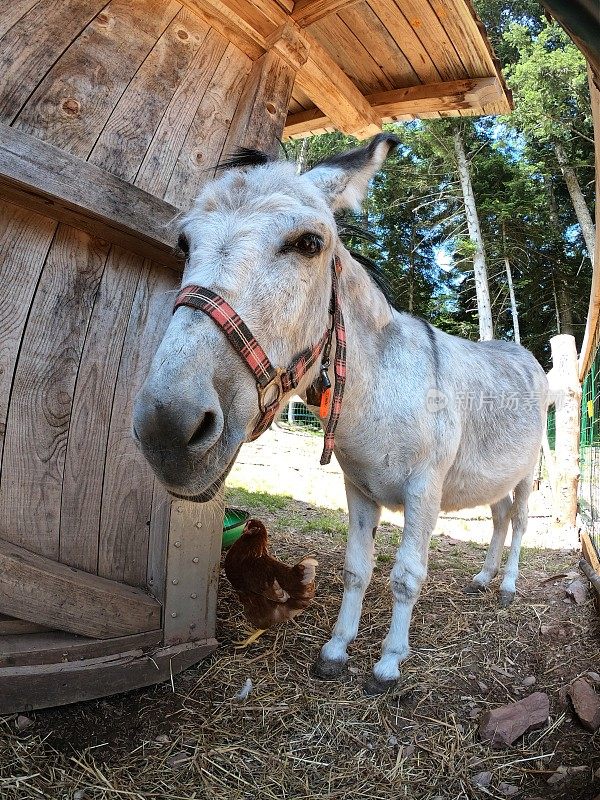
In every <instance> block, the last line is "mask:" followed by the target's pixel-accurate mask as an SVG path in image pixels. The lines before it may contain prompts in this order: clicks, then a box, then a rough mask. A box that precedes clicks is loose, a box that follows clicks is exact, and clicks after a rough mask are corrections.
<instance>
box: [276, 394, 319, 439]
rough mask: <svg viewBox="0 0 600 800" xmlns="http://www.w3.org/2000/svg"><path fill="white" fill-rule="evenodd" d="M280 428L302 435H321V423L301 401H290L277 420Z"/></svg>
mask: <svg viewBox="0 0 600 800" xmlns="http://www.w3.org/2000/svg"><path fill="white" fill-rule="evenodd" d="M277 425H278V426H279V427H280V428H284V429H286V430H292V431H300V432H303V433H311V434H322V433H323V429H322V428H321V423H320V422H319V420H318V419H317V418H316V417H315V415H314V414H313V413H312V411H310V410H309V409H308V408H307V407H306V406H305V405H304V403H303V402H302V401H301V400H291V401H290V402H289V403H288V404H287V406H285V408H284V409H283V411H282V412H281V414H280V415H279V418H278V420H277Z"/></svg>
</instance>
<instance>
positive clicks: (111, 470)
mask: <svg viewBox="0 0 600 800" xmlns="http://www.w3.org/2000/svg"><path fill="white" fill-rule="evenodd" d="M178 283H179V281H178V279H177V277H176V276H175V275H174V273H172V272H170V271H168V270H165V269H163V268H161V267H159V266H158V265H152V264H148V265H147V269H146V270H145V271H144V272H143V273H142V277H141V279H140V282H139V284H138V288H137V291H136V294H135V298H134V302H133V307H132V311H131V315H130V318H129V325H128V327H127V333H126V334H125V343H124V346H123V355H122V358H121V363H120V365H119V374H118V378H117V383H116V389H115V395H114V399H113V405H112V414H111V420H110V431H109V436H108V447H107V457H106V465H105V469H104V484H103V491H102V509H101V524H100V540H99V552H98V574H100V575H103V576H104V577H106V578H112V579H113V580H119V581H124V582H125V583H129V584H132V585H135V586H142V585H144V584H145V582H146V578H147V563H148V542H149V526H150V519H151V510H152V489H153V480H154V478H153V474H152V471H151V469H150V466H149V465H148V463H147V462H146V460H145V459H144V457H143V456H142V454H141V453H140V452H139V451H138V449H137V447H136V446H135V442H134V440H133V437H132V435H131V416H132V412H133V401H134V398H135V395H136V394H137V392H138V390H139V389H140V387H141V385H142V383H143V382H144V380H145V378H146V375H147V374H148V369H149V366H150V361H151V360H152V357H153V356H154V352H155V350H156V348H157V347H158V344H159V342H160V340H161V338H162V336H163V333H164V331H165V329H166V327H167V324H168V321H169V319H170V318H171V311H172V302H173V298H174V295H175V290H176V287H177V285H178Z"/></svg>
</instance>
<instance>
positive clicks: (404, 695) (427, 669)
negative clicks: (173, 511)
mask: <svg viewBox="0 0 600 800" xmlns="http://www.w3.org/2000/svg"><path fill="white" fill-rule="evenodd" d="M287 511H288V512H293V514H295V515H298V514H300V515H302V516H304V517H307V518H310V515H311V513H312V511H311V509H310V508H309V507H308V506H306V505H304V504H300V503H294V502H293V501H289V508H288V509H287ZM274 513H277V516H278V517H279V518H285V514H282V513H281V512H273V513H268V514H267V513H265V514H264V519H265V521H266V522H267V523H268V524H269V525H270V530H271V533H272V539H273V544H274V548H275V550H276V553H277V555H278V556H279V557H282V558H284V559H289V561H290V562H291V561H293V560H294V559H296V558H298V557H299V556H302V555H305V554H306V553H312V554H315V555H316V556H317V558H318V559H319V562H320V566H319V570H318V593H317V599H316V601H315V603H314V604H313V605H312V606H311V607H310V608H309V609H308V610H307V611H306V612H305V613H304V614H303V615H302V616H301V617H300V618H299V619H298V621H297V622H296V623H289V624H287V625H286V626H284V627H281V628H279V629H275V630H272V631H269V632H268V633H266V634H264V635H263V637H262V638H261V639H260V640H259V641H258V642H257V643H256V644H255V645H253V646H252V647H251V648H249V649H248V650H246V651H239V650H236V649H235V648H234V647H233V644H234V642H236V641H238V640H239V639H240V637H241V634H242V633H244V632H245V631H246V630H247V629H248V628H247V625H246V624H245V621H244V619H243V616H242V613H241V607H240V605H239V603H237V600H236V599H235V598H234V597H233V596H232V593H231V591H230V588H229V586H228V584H227V582H226V580H225V579H223V581H222V585H221V590H220V601H219V610H218V614H219V618H218V636H219V639H220V642H221V648H220V649H219V650H218V652H217V653H215V654H214V655H213V656H212V657H211V658H209V659H207V660H206V661H205V662H203V663H202V664H200V665H199V666H198V667H195V668H192V669H190V670H188V671H187V672H185V673H184V674H183V675H179V676H174V678H173V686H172V685H171V683H170V682H167V683H166V684H163V685H162V686H160V687H155V688H152V689H148V690H144V691H139V692H134V693H131V694H130V695H122V696H119V697H116V698H109V699H106V700H101V701H95V702H90V703H86V704H80V705H77V706H73V707H68V708H63V709H53V710H48V711H39V712H33V713H31V714H29V715H28V716H30V717H31V718H32V720H33V725H31V726H29V727H27V728H26V729H25V730H23V731H21V732H18V731H17V729H16V725H15V721H16V718H15V717H6V718H4V719H1V720H0V797H1V798H2V800H26V799H28V798H50V800H62V798H65V800H66V798H69V800H109V798H110V800H113V798H114V800H117V798H122V799H123V800H125V799H127V800H129V799H131V800H133V799H135V800H147V799H149V798H161V800H198V799H199V798H213V797H215V798H217V797H218V798H223V799H224V800H238V799H239V800H248V799H249V798H261V800H282V798H286V799H290V800H309V798H310V799H311V800H312V799H314V798H340V799H341V798H344V799H345V798H351V800H358V799H359V798H365V799H366V798H368V800H390V798H409V799H410V800H434V798H444V800H446V798H448V799H450V798H452V799H453V800H459V798H478V797H481V798H488V797H491V798H498V799H499V800H502V798H504V797H506V796H507V795H506V792H507V791H511V790H510V789H508V790H507V788H506V787H507V786H508V787H510V786H515V787H517V788H518V792H519V793H518V794H517V795H515V796H517V797H521V798H528V797H533V796H538V797H540V796H541V797H544V798H550V797H568V798H569V799H570V800H590V798H591V797H592V796H593V795H594V794H595V792H593V790H592V788H591V785H592V781H593V770H594V769H596V768H597V767H598V766H600V759H599V757H598V755H597V749H595V748H594V742H593V737H591V735H590V734H588V733H585V732H584V731H582V730H581V729H580V728H578V727H577V725H576V724H575V723H574V722H573V721H572V720H571V715H570V712H569V710H568V708H566V707H563V706H561V704H560V700H559V691H560V689H561V687H563V686H564V685H565V683H568V682H570V680H571V679H572V678H574V677H576V676H577V675H578V674H581V673H583V672H585V671H586V670H588V669H594V668H595V667H596V666H597V664H598V659H599V657H600V650H599V647H598V641H599V640H598V632H599V631H598V623H597V616H596V614H595V612H594V609H593V604H592V602H591V601H590V603H588V604H587V605H585V606H583V607H581V606H574V605H571V604H567V603H565V602H563V598H564V589H563V583H564V578H563V577H562V576H563V575H564V573H565V572H567V571H568V570H569V569H571V568H572V565H576V563H577V556H576V554H572V555H568V556H567V555H566V554H565V553H564V552H562V553H561V552H560V551H545V552H533V553H532V552H531V551H530V552H527V551H525V558H524V568H523V579H522V581H521V584H520V591H519V596H518V598H517V601H516V602H515V604H514V605H513V606H512V607H511V608H510V609H508V610H506V611H502V610H500V609H499V608H498V605H497V597H496V593H495V592H489V593H488V594H486V595H484V596H481V597H475V598H473V597H468V596H465V595H464V594H463V593H462V586H463V585H464V583H465V582H466V581H467V580H468V578H469V577H470V575H471V574H473V573H474V572H475V571H476V570H477V569H478V565H479V563H480V562H481V559H482V555H483V549H482V548H481V547H480V546H475V545H472V544H469V543H465V542H457V543H455V542H453V541H451V540H449V539H445V538H443V537H440V538H438V539H437V540H436V541H435V543H434V547H433V550H432V556H431V569H430V578H429V581H428V583H427V585H426V587H425V589H424V592H423V595H422V597H421V599H420V601H419V603H418V605H417V607H416V609H415V614H414V621H413V628H412V644H413V648H414V651H413V654H412V656H411V657H410V658H409V660H408V661H407V662H406V663H405V664H404V666H403V670H402V681H401V683H400V685H399V686H398V688H397V689H396V690H395V691H393V692H390V693H388V694H387V695H384V696H382V697H379V698H374V699H373V698H367V697H365V696H364V695H363V692H362V685H361V684H362V680H363V679H364V677H365V676H366V674H367V671H368V670H370V668H371V667H372V665H373V663H374V662H375V661H376V660H377V658H378V655H379V649H380V645H381V641H382V639H383V637H384V636H385V633H386V629H387V625H388V623H389V614H390V605H391V601H390V594H389V591H388V587H387V580H388V577H387V576H388V574H389V569H390V560H391V559H392V558H393V553H394V543H395V541H396V540H397V536H398V531H397V530H395V529H394V528H393V527H392V526H389V525H388V526H384V529H383V530H382V532H381V541H380V544H379V547H378V554H379V559H380V560H379V561H378V563H377V566H376V569H375V574H374V578H373V583H372V585H371V587H370V588H369V590H368V592H367V596H366V600H365V607H364V612H363V618H362V624H361V629H360V633H359V638H358V640H357V642H356V643H355V644H354V646H353V647H352V650H351V661H350V669H349V671H348V673H347V675H346V676H345V678H344V679H343V680H340V681H336V682H332V683H324V682H318V681H316V680H314V679H313V678H311V676H310V672H309V670H310V666H311V664H312V662H313V660H314V659H315V658H316V656H317V654H318V651H319V647H320V646H321V645H322V644H323V642H324V641H325V639H326V636H327V632H328V631H329V630H330V628H331V626H332V625H333V623H334V621H335V616H336V614H337V610H338V608H339V603H340V598H341V591H342V586H341V564H342V563H343V551H344V542H343V541H342V539H341V538H340V536H339V534H336V533H333V532H331V533H328V534H319V533H318V532H311V533H309V534H302V535H298V534H297V533H296V532H295V531H293V530H291V529H290V528H285V527H278V524H277V521H276V519H275V516H274ZM327 513H328V514H329V515H330V514H331V512H330V511H328V512H327ZM288 516H289V513H288ZM472 524H474V525H475V524H484V523H477V522H473V523H472ZM555 574H558V577H557V578H555V579H554V580H551V581H549V580H547V578H548V575H555ZM542 630H544V631H546V633H545V634H544V633H542ZM532 675H533V676H535V678H536V683H535V686H534V687H526V686H523V683H522V681H523V679H524V678H526V677H528V676H532ZM248 678H249V679H250V680H251V682H252V688H251V689H250V690H249V693H248V696H247V697H246V699H245V700H240V699H236V695H237V694H238V693H239V692H240V690H241V689H242V687H244V685H245V684H246V688H248V686H249V684H247V683H246V682H247V679H248ZM173 688H174V691H173ZM536 690H541V691H546V692H548V694H549V695H550V698H551V720H550V725H549V726H548V727H547V728H546V729H544V730H542V731H536V732H533V733H531V734H529V735H528V736H526V737H525V738H524V739H523V740H521V741H519V742H518V743H517V744H516V745H515V746H514V747H513V748H511V749H510V750H508V751H501V752H496V751H492V750H490V749H489V747H487V746H486V745H484V744H482V743H480V742H479V740H478V737H477V716H478V715H479V714H481V713H482V712H483V711H484V710H485V709H487V708H490V707H494V706H495V705H498V704H502V703H505V702H509V701H510V700H513V699H519V698H520V697H523V696H524V695H525V694H527V693H529V692H531V691H536ZM560 765H564V766H568V767H582V766H583V767H584V768H585V771H584V772H577V771H574V772H572V771H570V772H568V774H567V773H565V778H564V781H563V782H562V783H558V784H556V785H554V786H550V785H548V783H547V779H548V777H549V776H551V775H553V774H554V772H555V770H556V769H557V767H558V766H560ZM483 771H491V772H492V781H491V783H490V784H489V786H487V787H482V788H479V789H478V788H477V787H476V786H475V785H474V783H473V776H474V775H476V774H477V773H481V772H483Z"/></svg>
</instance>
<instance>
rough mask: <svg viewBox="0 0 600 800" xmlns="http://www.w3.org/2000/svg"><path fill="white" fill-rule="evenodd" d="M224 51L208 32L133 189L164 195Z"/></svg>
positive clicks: (222, 44) (215, 35) (222, 40)
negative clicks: (138, 188)
mask: <svg viewBox="0 0 600 800" xmlns="http://www.w3.org/2000/svg"><path fill="white" fill-rule="evenodd" d="M226 49H227V41H226V40H225V38H224V37H223V36H222V35H221V34H220V33H218V32H217V31H215V30H211V31H209V33H208V35H207V36H206V39H205V40H204V43H203V46H202V48H201V49H200V50H199V52H198V53H197V54H196V56H195V58H194V60H193V61H192V63H191V64H190V67H189V69H188V71H187V73H186V75H185V77H184V79H183V80H182V81H181V83H180V84H179V86H178V87H177V89H176V91H175V93H174V95H173V98H172V100H171V102H170V103H169V106H168V108H167V110H166V112H165V114H164V116H163V118H162V120H161V123H160V125H159V127H158V130H157V131H156V135H155V136H154V138H153V140H152V142H151V144H150V147H149V148H148V151H147V152H146V155H145V157H144V161H143V163H142V166H141V168H140V171H139V173H138V175H137V177H136V179H135V184H136V186H139V187H141V188H142V189H145V190H146V191H147V192H151V193H152V194H154V195H156V196H157V197H162V196H163V195H164V193H165V192H166V190H167V187H168V185H169V179H170V177H171V173H172V172H173V168H174V166H175V163H176V161H177V157H178V155H179V151H180V150H181V148H182V146H183V143H184V141H185V137H186V135H187V132H188V130H189V127H190V125H191V124H192V121H193V119H194V116H195V114H196V112H197V110H198V106H199V105H200V102H201V101H202V98H203V97H204V93H205V92H206V89H207V87H208V85H209V83H210V80H211V78H212V77H213V75H214V73H215V70H216V69H217V66H218V65H219V62H220V60H221V58H222V56H223V54H224V53H225V50H226ZM177 205H179V203H177Z"/></svg>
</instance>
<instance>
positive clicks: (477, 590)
mask: <svg viewBox="0 0 600 800" xmlns="http://www.w3.org/2000/svg"><path fill="white" fill-rule="evenodd" d="M484 592H487V586H484V585H483V584H481V583H475V581H471V583H467V585H466V586H465V587H464V589H463V594H471V595H472V594H483V593H484Z"/></svg>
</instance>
